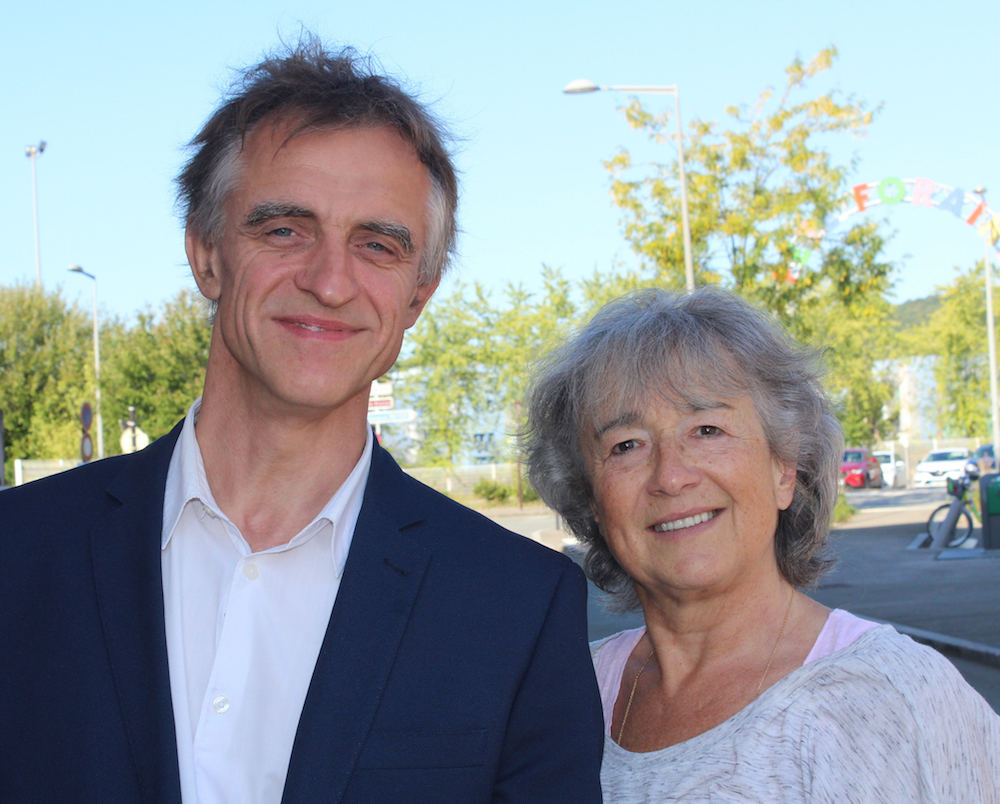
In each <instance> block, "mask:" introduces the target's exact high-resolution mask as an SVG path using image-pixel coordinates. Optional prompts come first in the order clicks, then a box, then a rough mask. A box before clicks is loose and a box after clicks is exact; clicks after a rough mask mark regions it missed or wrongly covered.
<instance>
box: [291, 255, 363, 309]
mask: <svg viewBox="0 0 1000 804" xmlns="http://www.w3.org/2000/svg"><path fill="white" fill-rule="evenodd" d="M355 262H356V261H355V259H353V255H352V254H351V251H350V248H349V247H348V245H347V244H346V243H343V242H341V243H319V244H317V245H316V247H315V248H314V249H313V251H312V253H311V254H310V255H309V259H308V262H307V264H306V265H305V266H303V267H302V268H301V269H300V270H299V271H298V272H297V273H296V274H295V286H296V287H297V288H299V290H304V291H306V292H307V293H311V294H312V295H313V296H315V297H316V299H317V300H318V301H319V302H320V303H321V304H323V306H325V307H340V306H342V305H344V304H346V303H347V302H349V301H351V300H352V299H354V298H355V297H356V296H357V295H358V292H359V285H358V276H357V265H356V264H355Z"/></svg>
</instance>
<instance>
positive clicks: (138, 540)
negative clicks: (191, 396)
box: [91, 425, 181, 804]
mask: <svg viewBox="0 0 1000 804" xmlns="http://www.w3.org/2000/svg"><path fill="white" fill-rule="evenodd" d="M179 432H180V425H178V426H177V427H175V428H174V430H173V431H172V432H171V433H170V434H169V435H167V436H164V437H163V438H161V439H159V440H158V441H156V442H155V443H154V444H152V445H150V446H149V447H148V448H147V449H145V450H143V451H142V452H139V453H137V454H136V455H135V456H134V457H132V458H129V459H128V464H127V465H126V468H125V469H124V471H122V473H121V474H120V475H119V476H118V477H117V478H116V479H115V481H114V482H113V483H112V485H111V486H110V487H109V488H108V493H109V494H110V495H111V496H112V497H114V498H115V499H116V500H118V501H119V502H120V503H121V505H119V506H118V507H117V508H115V509H114V510H112V511H111V513H110V514H108V515H106V516H104V517H103V518H102V519H101V520H100V521H98V522H97V523H96V524H95V525H94V527H93V528H92V529H91V553H92V556H93V562H94V580H95V585H96V588H97V599H98V606H99V609H100V616H101V624H102V627H103V629H104V637H105V642H106V644H107V649H108V656H109V659H110V663H111V671H112V675H113V676H114V681H115V687H116V689H117V692H118V702H119V706H120V708H121V714H122V718H123V720H124V722H125V729H126V732H127V733H128V738H129V743H130V746H131V751H132V757H133V762H134V763H135V766H136V771H137V773H138V776H139V781H140V786H141V788H142V790H143V794H144V798H145V800H147V801H156V802H158V803H159V802H177V804H180V800H181V794H180V775H179V771H178V768H177V741H176V736H175V733H174V716H173V707H172V704H171V698H170V679H169V671H168V665H167V641H166V630H165V626H164V619H163V581H162V573H161V564H160V540H161V531H162V527H163V526H162V521H163V494H164V489H165V486H166V477H167V469H168V468H169V465H170V456H171V454H172V453H173V447H174V443H175V442H176V440H177V435H178V433H179Z"/></svg>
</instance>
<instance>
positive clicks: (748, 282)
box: [606, 48, 875, 319]
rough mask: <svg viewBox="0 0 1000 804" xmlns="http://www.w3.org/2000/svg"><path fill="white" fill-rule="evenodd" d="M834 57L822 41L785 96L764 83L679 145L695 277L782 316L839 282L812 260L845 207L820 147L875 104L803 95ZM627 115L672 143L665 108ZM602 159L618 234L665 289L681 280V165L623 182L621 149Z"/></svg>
mask: <svg viewBox="0 0 1000 804" xmlns="http://www.w3.org/2000/svg"><path fill="white" fill-rule="evenodd" d="M835 57H836V50H835V49H834V48H828V49H826V50H823V51H821V52H820V53H819V54H818V55H817V56H816V57H815V58H814V59H812V61H810V62H809V63H808V64H803V63H802V62H801V61H800V60H799V59H796V60H795V61H794V62H793V63H792V64H791V65H790V66H789V67H788V68H787V69H786V71H785V73H786V78H787V81H786V85H785V89H784V91H783V93H781V95H779V96H776V95H775V93H774V91H773V90H771V89H767V90H765V91H764V92H762V93H761V94H760V96H759V97H758V100H757V103H756V104H755V105H754V106H752V107H749V108H748V107H744V106H730V107H729V108H727V109H726V114H727V117H728V121H727V123H726V125H725V126H720V125H719V124H718V123H714V122H704V121H701V120H694V121H693V122H692V123H691V124H690V127H689V129H690V130H689V133H688V135H687V136H686V137H685V141H684V147H685V156H686V166H687V173H688V196H689V206H690V212H691V234H692V243H693V258H694V262H695V272H696V276H697V280H698V282H699V284H704V283H722V284H724V285H727V286H731V287H733V288H734V289H736V290H737V291H738V292H740V293H741V294H743V295H745V296H748V297H751V298H754V299H756V300H757V301H759V302H761V303H763V304H764V306H765V307H767V308H768V309H771V310H773V311H774V312H775V313H776V314H778V315H779V316H780V317H781V318H782V319H789V318H792V317H794V315H795V314H796V311H797V307H798V306H799V304H800V303H801V301H802V299H803V298H804V297H808V296H809V295H811V294H813V293H815V288H816V286H817V285H827V286H834V287H839V286H840V281H841V279H842V277H840V276H838V277H834V276H833V275H832V273H831V270H830V268H831V266H829V265H827V264H826V263H825V261H824V260H823V259H822V257H821V259H820V260H819V261H818V262H819V265H818V267H812V268H811V267H810V265H811V264H813V261H811V260H810V259H809V256H810V255H809V252H812V251H813V250H817V249H818V250H820V251H821V252H823V251H825V250H826V248H829V247H830V246H832V245H835V244H836V243H837V242H839V240H840V238H837V237H836V236H832V235H830V234H829V233H828V232H827V231H826V230H827V228H828V227H827V226H826V221H827V219H828V217H829V216H830V214H831V213H832V212H833V211H834V210H835V209H836V208H837V206H838V205H839V204H840V202H841V199H842V197H843V195H844V190H845V187H846V178H847V175H848V172H849V166H845V165H836V164H834V162H833V158H832V157H831V155H830V153H829V151H828V150H827V149H826V148H825V147H824V146H825V143H826V139H827V138H828V135H831V134H844V133H847V134H851V135H852V136H858V135H861V134H863V133H864V131H865V129H866V128H867V126H868V125H869V124H870V123H871V121H872V119H873V116H874V114H875V110H872V109H869V108H868V106H867V105H866V104H865V103H864V102H857V101H854V100H853V99H852V98H847V99H846V100H844V101H842V102H841V101H840V99H839V97H838V95H837V94H836V93H833V92H828V93H825V94H823V95H820V96H819V97H815V98H808V97H806V98H801V99H800V97H799V96H801V95H802V94H803V93H805V92H806V89H807V84H808V82H809V80H810V79H812V78H813V77H814V76H816V75H817V74H819V73H821V72H824V71H826V70H828V69H829V68H830V66H831V65H832V63H833V60H834V58H835ZM624 111H625V117H626V120H627V121H628V122H629V124H630V125H631V126H632V127H633V128H636V129H640V130H643V131H646V132H648V134H649V136H650V137H651V139H653V140H654V141H655V142H664V141H665V140H666V139H668V134H667V133H666V132H667V131H668V130H669V129H668V114H667V113H663V114H659V115H654V114H652V113H650V112H648V111H647V110H646V109H645V108H644V107H643V106H642V104H641V103H640V102H639V101H638V100H637V99H632V100H631V102H630V103H629V104H628V105H627V106H626V107H625V110H624ZM672 150H673V149H671V152H672ZM606 164H607V168H608V170H609V171H610V173H611V176H612V185H611V190H612V196H613V197H614V200H615V203H616V204H617V205H618V206H619V207H620V208H621V210H622V212H623V215H624V221H623V226H624V233H625V236H626V238H627V239H628V240H629V241H630V242H631V244H632V246H633V248H634V249H635V250H636V251H637V252H638V254H639V255H640V256H641V257H642V259H643V265H644V268H645V270H646V271H648V272H650V273H652V274H653V275H655V276H656V278H657V280H658V281H660V283H661V284H664V285H667V286H673V287H678V288H679V287H683V264H684V263H683V244H682V238H681V226H680V193H679V191H678V187H677V182H678V176H679V170H678V167H677V163H676V160H672V161H670V162H669V163H667V164H660V165H654V166H652V170H651V172H650V175H647V176H642V177H639V178H637V179H633V178H630V176H631V174H632V171H631V168H632V159H631V156H630V154H629V152H628V151H626V150H621V151H619V153H618V154H617V155H616V156H615V157H614V158H613V159H611V160H610V161H609V162H607V163H606ZM847 279H848V282H847V285H848V287H849V286H851V285H852V284H853V282H852V278H851V277H850V276H848V277H847Z"/></svg>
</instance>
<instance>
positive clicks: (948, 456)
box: [913, 447, 969, 486]
mask: <svg viewBox="0 0 1000 804" xmlns="http://www.w3.org/2000/svg"><path fill="white" fill-rule="evenodd" d="M968 460H969V450H967V449H965V448H964V447H955V448H952V449H936V450H933V451H932V452H928V453H927V455H926V456H925V457H924V459H923V460H922V461H921V462H920V463H918V464H917V471H916V472H914V473H913V485H914V486H947V485H948V478H949V477H953V478H955V479H958V478H960V477H962V475H963V474H964V473H965V464H966V463H967V462H968Z"/></svg>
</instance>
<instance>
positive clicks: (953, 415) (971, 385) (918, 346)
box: [907, 260, 1000, 438]
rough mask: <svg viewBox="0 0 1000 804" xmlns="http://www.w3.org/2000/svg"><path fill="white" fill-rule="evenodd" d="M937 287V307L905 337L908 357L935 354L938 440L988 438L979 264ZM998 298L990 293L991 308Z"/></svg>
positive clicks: (987, 384) (983, 297)
mask: <svg viewBox="0 0 1000 804" xmlns="http://www.w3.org/2000/svg"><path fill="white" fill-rule="evenodd" d="M955 270H956V272H957V274H956V276H955V278H954V280H952V282H950V283H949V284H948V285H945V286H943V287H939V288H938V292H939V297H940V300H941V304H940V306H939V307H938V308H937V309H936V310H935V311H934V312H933V313H932V314H931V316H930V318H929V319H928V321H927V322H926V323H925V324H923V325H922V326H919V327H915V328H913V329H912V330H910V331H909V332H908V333H907V345H908V347H909V351H910V352H911V353H912V354H927V355H936V356H937V359H936V360H935V363H934V378H935V381H936V384H937V392H938V406H937V425H938V429H939V431H940V432H941V434H942V436H944V437H949V436H961V437H967V438H990V437H991V432H992V431H991V426H992V425H991V419H990V410H989V406H990V381H989V365H988V358H987V344H986V293H985V282H984V278H983V262H982V260H980V261H979V262H977V263H976V265H975V267H973V268H972V269H969V270H966V271H960V270H959V269H958V268H956V269H955ZM997 303H998V299H997V296H996V293H995V292H994V297H993V309H994V310H1000V307H998V306H997Z"/></svg>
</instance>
